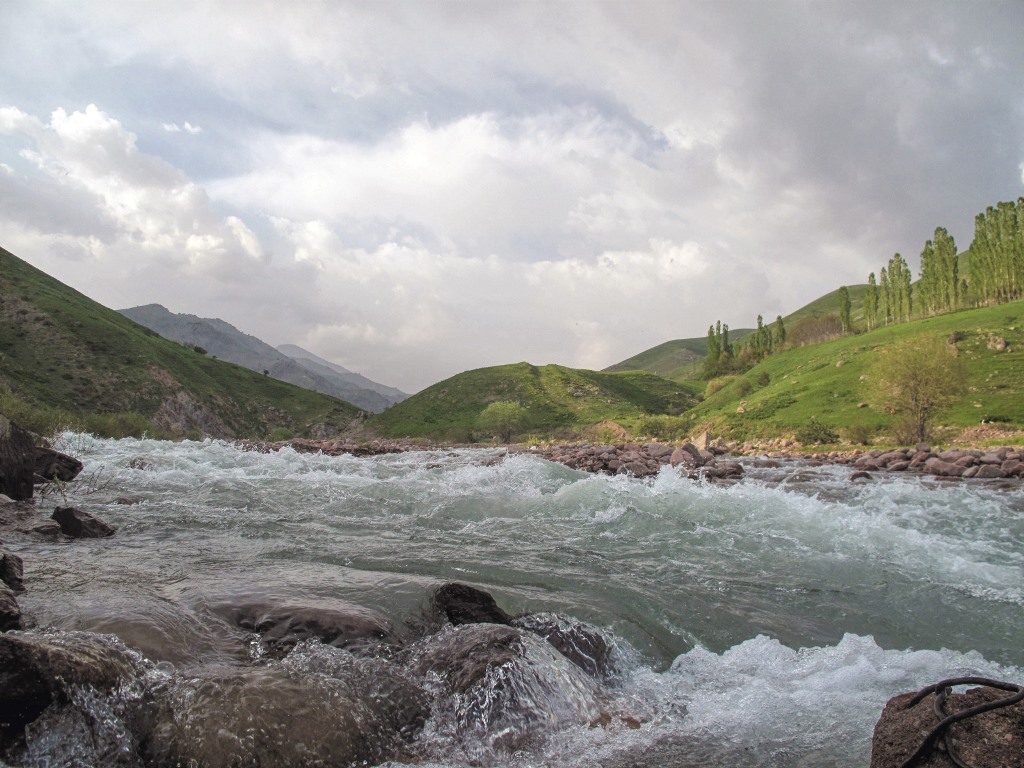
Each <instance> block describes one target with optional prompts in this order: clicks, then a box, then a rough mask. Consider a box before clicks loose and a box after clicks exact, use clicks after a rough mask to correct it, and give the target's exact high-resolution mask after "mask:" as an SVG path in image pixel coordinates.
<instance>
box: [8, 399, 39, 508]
mask: <svg viewBox="0 0 1024 768" xmlns="http://www.w3.org/2000/svg"><path fill="white" fill-rule="evenodd" d="M35 470H36V443H35V440H34V439H33V438H32V433H31V432H28V431H26V430H24V429H22V428H21V427H19V426H18V425H17V424H15V423H14V422H13V421H11V420H10V419H8V418H7V417H6V416H4V415H3V414H0V493H2V494H4V495H6V496H9V497H10V498H11V499H12V500H13V501H24V500H26V499H31V498H32V486H33V484H34V481H35Z"/></svg>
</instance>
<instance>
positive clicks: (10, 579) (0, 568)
mask: <svg viewBox="0 0 1024 768" xmlns="http://www.w3.org/2000/svg"><path fill="white" fill-rule="evenodd" d="M24 573H25V572H24V566H23V564H22V562H21V558H20V557H18V556H17V555H16V554H14V553H13V552H9V551H8V550H6V549H4V548H2V547H0V581H2V582H3V583H4V584H6V585H7V586H8V587H10V588H11V590H12V591H13V592H15V593H21V592H24V591H25V586H24V584H23V579H24Z"/></svg>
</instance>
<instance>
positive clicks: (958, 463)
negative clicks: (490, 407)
mask: <svg viewBox="0 0 1024 768" xmlns="http://www.w3.org/2000/svg"><path fill="white" fill-rule="evenodd" d="M783 446H784V444H780V445H779V447H776V448H774V449H772V450H761V449H757V448H751V447H749V446H743V445H739V444H736V443H726V442H725V441H723V440H722V439H716V440H711V439H708V438H707V437H704V438H703V439H698V440H696V441H694V442H683V443H681V444H670V443H662V442H647V443H614V444H611V443H591V442H579V443H566V444H555V445H542V446H533V447H526V446H521V445H509V446H506V448H507V450H508V452H509V453H510V454H511V453H529V454H531V455H534V456H539V457H541V458H544V459H547V460H548V461H553V462H557V463H559V464H563V465H565V466H567V467H571V468H573V469H578V470H581V471H584V472H593V473H600V474H609V475H630V476H633V477H641V478H643V477H653V476H655V475H657V474H658V473H659V472H661V471H662V468H663V467H666V466H667V467H672V468H673V469H675V470H677V471H678V472H679V473H680V474H681V475H685V476H687V477H689V478H690V479H693V480H705V481H712V482H713V481H735V480H738V479H740V478H742V477H743V474H744V464H745V463H748V462H751V461H753V462H756V463H757V465H758V466H772V465H773V463H778V462H782V461H803V462H806V463H808V464H811V465H815V464H816V465H822V464H837V465H845V466H849V467H850V469H851V473H850V479H851V480H855V481H864V480H869V479H870V478H872V477H873V476H874V475H875V474H877V473H888V472H905V473H912V474H914V473H916V474H922V475H929V476H932V477H936V478H943V479H950V480H952V479H961V480H970V479H977V480H1010V481H1020V480H1021V479H1022V478H1024V446H1003V447H995V448H948V449H944V448H939V447H933V446H931V445H930V444H927V443H918V444H916V445H915V446H913V447H909V448H895V449H854V450H846V451H838V450H834V451H827V452H817V453H807V452H804V451H802V450H797V449H796V447H795V446H793V445H792V444H790V446H787V447H783ZM243 447H245V448H246V449H248V450H255V451H259V452H263V453H267V452H271V451H278V450H281V449H282V448H291V449H292V450H295V451H297V452H300V453H323V454H324V455H328V456H339V455H344V454H348V455H353V456H378V455H384V454H391V453H404V452H407V451H416V450H425V449H426V448H427V446H424V445H421V444H418V443H415V442H413V441H411V440H402V441H391V440H375V441H370V442H363V443H356V442H352V441H346V440H306V439H293V440H285V441H281V442H275V443H268V442H249V443H245V444H243ZM430 448H431V449H435V450H436V446H431V447H430ZM495 460H496V459H493V458H492V459H490V461H495Z"/></svg>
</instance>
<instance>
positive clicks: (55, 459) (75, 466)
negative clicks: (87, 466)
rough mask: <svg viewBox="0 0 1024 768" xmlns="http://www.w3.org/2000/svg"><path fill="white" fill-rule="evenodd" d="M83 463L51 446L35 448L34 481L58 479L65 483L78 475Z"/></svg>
mask: <svg viewBox="0 0 1024 768" xmlns="http://www.w3.org/2000/svg"><path fill="white" fill-rule="evenodd" d="M82 469H83V464H82V462H80V461H79V460H78V459H76V458H74V457H73V456H68V455H67V454H66V453H61V452H60V451H55V450H53V449H52V448H42V447H40V448H36V453H35V474H36V482H37V483H39V482H52V481H58V482H62V483H67V482H70V481H72V480H74V479H75V478H76V477H78V475H79V473H80V472H81V471H82Z"/></svg>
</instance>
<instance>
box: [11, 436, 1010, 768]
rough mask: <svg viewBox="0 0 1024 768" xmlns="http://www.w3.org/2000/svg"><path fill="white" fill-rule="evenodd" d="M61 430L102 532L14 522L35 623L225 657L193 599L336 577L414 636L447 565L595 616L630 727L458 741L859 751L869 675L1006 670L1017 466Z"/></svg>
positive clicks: (869, 712)
mask: <svg viewBox="0 0 1024 768" xmlns="http://www.w3.org/2000/svg"><path fill="white" fill-rule="evenodd" d="M63 440H64V442H65V445H64V446H63V447H64V448H66V449H67V450H69V451H70V452H72V453H75V454H76V455H78V456H80V457H81V458H82V459H83V460H84V461H85V462H86V466H87V469H86V473H85V477H84V478H83V480H82V481H81V482H80V483H79V484H78V486H79V488H78V490H76V491H74V492H73V493H72V495H70V496H69V498H68V501H69V502H72V503H75V504H77V505H79V506H81V507H82V508H83V509H85V510H87V511H90V512H92V513H93V514H96V515H98V516H99V517H102V518H103V519H105V520H107V521H108V522H111V523H113V524H114V525H116V526H118V528H119V531H118V534H117V535H116V536H115V537H113V538H112V539H106V540H96V541H77V542H71V543H42V542H28V541H25V542H18V550H19V551H20V553H21V554H22V556H23V557H24V559H25V562H26V586H27V587H28V589H29V591H28V593H27V594H26V595H25V596H24V597H23V599H21V604H22V606H23V609H24V610H26V611H27V612H29V613H30V614H32V615H33V616H34V617H35V618H36V620H37V621H38V622H39V624H40V625H41V626H51V627H55V628H57V629H87V630H94V631H102V632H112V633H114V634H117V635H118V636H120V637H121V638H122V639H124V640H125V642H126V643H128V644H129V645H131V646H133V647H136V648H138V649H139V650H140V651H141V652H142V653H143V654H145V655H146V656H147V657H148V658H151V659H152V660H154V661H157V662H161V663H162V667H163V668H165V669H168V670H172V671H174V670H187V669H188V667H189V665H190V664H197V663H208V662H210V661H211V660H222V661H225V662H229V663H230V662H232V660H235V661H237V656H238V650H237V638H234V637H226V636H224V635H223V633H222V632H220V631H218V630H217V628H216V626H213V625H212V623H211V622H210V621H209V615H210V610H211V609H210V607H211V606H212V605H216V604H223V603H224V602H225V601H231V600H239V599H244V598H245V597H246V596H248V595H273V596H275V597H279V598H283V599H289V600H301V599H303V598H306V599H341V600H345V601H348V602H351V603H355V604H358V605H362V606H366V607H368V608H372V609H374V610H376V611H379V612H380V613H383V614H384V615H386V616H387V617H388V618H390V619H391V620H392V621H393V622H395V624H396V625H398V626H400V627H404V628H406V631H407V633H408V635H409V636H414V635H415V633H416V632H417V628H418V627H419V626H420V625H421V624H422V618H423V614H424V611H425V608H426V606H427V597H428V594H429V592H430V590H431V588H432V587H434V586H435V585H437V584H438V583H440V582H442V581H447V580H458V581H464V582H468V583H471V584H474V585H476V586H479V587H482V588H484V589H487V590H488V591H490V592H491V593H492V594H493V595H494V596H495V597H496V599H497V600H498V602H499V604H500V605H501V606H502V607H503V608H505V609H506V610H507V611H509V612H511V613H518V612H527V611H528V612H535V611H551V612H557V613H560V614H564V615H568V616H572V617H575V618H577V619H580V620H583V621H586V622H588V623H590V624H593V625H596V626H598V627H601V628H604V629H605V630H607V631H608V632H609V633H610V634H611V635H612V636H613V637H614V638H616V640H617V642H618V643H619V644H620V645H621V648H622V649H623V651H624V653H625V654H626V656H627V657H628V659H629V663H628V665H627V669H626V672H625V673H624V674H623V676H622V677H621V679H619V680H617V681H616V682H615V683H614V685H612V686H610V687H609V688H608V690H607V691H606V692H605V695H606V696H607V697H608V698H609V700H610V701H611V702H612V707H613V708H614V709H616V710H617V711H621V712H634V713H636V716H637V719H639V720H641V721H642V722H643V723H644V724H643V726H642V727H641V728H640V729H638V730H623V729H614V728H610V729H605V728H587V727H569V728H562V727H560V728H558V729H552V732H551V733H550V735H549V737H548V738H546V739H545V740H544V742H543V744H540V745H538V746H536V747H535V748H533V749H531V750H529V751H527V752H523V753H516V754H494V755H490V757H488V758H486V759H483V762H484V763H486V762H488V760H490V761H491V762H493V763H494V764H516V765H542V764H560V765H565V764H568V765H594V764H607V765H619V764H626V763H628V762H629V761H630V760H636V761H639V762H640V763H642V764H649V765H680V766H683V765H716V764H721V765H750V766H803V765H808V766H810V765H817V766H821V765H836V766H851V767H852V766H863V765H866V764H867V761H868V754H869V751H870V737H871V730H872V728H873V726H874V722H875V720H876V719H877V717H878V715H879V714H880V712H881V709H882V707H883V706H884V704H885V702H886V700H887V699H888V698H889V697H890V696H892V695H894V694H896V693H900V692H904V691H908V690H913V689H916V688H919V687H921V686H923V685H926V684H928V683H931V682H934V681H936V680H938V679H941V678H943V677H949V676H953V675H960V674H967V673H973V674H984V675H988V676H992V677H999V678H1002V679H1008V680H1016V681H1018V682H1019V681H1020V680H1021V679H1022V677H1024V676H1022V673H1021V667H1024V647H1022V644H1021V640H1020V639H1021V638H1022V637H1024V492H1022V491H1021V489H1020V487H1019V486H1013V487H1000V486H997V485H994V484H984V483H977V484H974V483H955V484H949V483H937V482H934V481H928V480H922V479H920V478H917V477H912V476H906V475H892V476H879V477H882V478H883V479H881V480H878V481H875V482H869V483H866V484H851V483H849V482H847V479H846V478H847V476H848V474H849V469H847V468H842V467H807V466H801V465H798V464H791V465H785V466H782V467H778V468H762V467H758V466H756V463H755V462H751V463H748V464H747V475H746V478H745V479H744V481H742V482H740V483H737V484H734V485H714V484H704V483H695V482H693V481H690V480H687V479H685V478H680V477H678V476H676V475H675V474H674V473H673V472H672V471H671V470H669V469H666V470H664V471H663V472H662V474H661V475H659V476H658V477H657V478H653V479H648V480H636V479H631V478H627V477H606V476H593V475H586V474H584V473H580V472H576V471H574V470H570V469H567V468H565V467H562V466H560V465H555V464H551V463H549V462H546V461H544V460H541V459H539V458H536V457H533V456H530V455H529V454H526V455H513V456H505V455H504V453H503V452H502V451H495V450H484V449H481V450H460V451H440V452H422V453H408V454H398V455H391V456H383V457H377V458H369V459H357V458H353V457H347V456H343V457H326V456H321V455H309V454H297V453H295V452H293V451H291V450H285V451H281V452H280V453H275V454H259V453H253V452H244V451H241V450H239V449H237V448H236V447H234V446H231V445H228V444H224V443H219V442H212V441H210V442H203V443H194V442H193V443H189V442H185V443H165V442H158V441H138V440H122V441H104V440H96V439H93V438H91V437H88V436H81V435H66V436H64V438H63ZM133 460H135V461H134V462H133ZM140 460H141V461H140ZM131 463H134V464H136V465H140V464H141V465H142V466H143V467H144V468H142V469H138V468H132V467H130V466H129V465H130V464H131ZM441 730H443V729H439V728H438V727H437V724H436V723H435V724H430V723H428V727H427V728H426V729H425V730H424V732H423V734H422V735H421V737H420V741H419V744H418V745H417V748H418V750H419V752H418V755H417V759H418V760H419V761H420V762H423V763H426V764H432V765H463V764H466V762H465V761H466V759H467V758H466V754H467V752H466V751H465V749H464V748H459V749H456V748H454V747H453V746H452V744H451V739H450V738H447V737H446V738H444V739H442V738H440V737H439V736H437V734H438V733H440V732H441ZM475 759H478V760H479V759H481V758H480V757H479V755H476V758H475Z"/></svg>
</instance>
